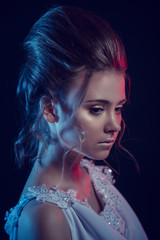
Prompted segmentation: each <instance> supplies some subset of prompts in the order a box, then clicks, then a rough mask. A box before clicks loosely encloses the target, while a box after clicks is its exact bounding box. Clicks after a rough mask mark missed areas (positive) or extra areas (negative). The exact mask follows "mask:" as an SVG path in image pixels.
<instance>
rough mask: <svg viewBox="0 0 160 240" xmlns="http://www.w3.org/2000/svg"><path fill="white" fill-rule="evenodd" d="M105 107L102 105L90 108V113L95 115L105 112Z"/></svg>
mask: <svg viewBox="0 0 160 240" xmlns="http://www.w3.org/2000/svg"><path fill="white" fill-rule="evenodd" d="M103 110H104V109H103V108H100V107H92V108H90V113H91V114H93V115H99V114H100V113H101V112H103Z"/></svg>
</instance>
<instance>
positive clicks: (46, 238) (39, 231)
mask: <svg viewBox="0 0 160 240" xmlns="http://www.w3.org/2000/svg"><path fill="white" fill-rule="evenodd" d="M28 239H32V240H35V239H36V240H37V239H38V240H71V234H70V229H69V225H68V223H67V220H66V218H65V215H64V213H63V211H62V210H61V209H60V208H59V207H58V206H56V205H54V204H50V203H47V202H45V203H38V202H37V201H36V200H33V201H31V202H30V203H29V204H28V205H27V206H25V208H24V209H23V211H22V214H21V216H20V218H19V222H18V240H28Z"/></svg>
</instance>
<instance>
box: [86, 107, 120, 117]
mask: <svg viewBox="0 0 160 240" xmlns="http://www.w3.org/2000/svg"><path fill="white" fill-rule="evenodd" d="M122 109H123V105H122V106H119V107H116V108H115V113H116V114H120V113H121V112H122ZM89 111H90V113H91V114H93V115H99V114H101V113H102V112H103V111H104V108H101V107H92V108H90V110H89Z"/></svg>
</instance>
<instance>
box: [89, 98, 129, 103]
mask: <svg viewBox="0 0 160 240" xmlns="http://www.w3.org/2000/svg"><path fill="white" fill-rule="evenodd" d="M126 101H127V99H126V98H124V99H122V100H120V101H119V102H118V104H125V102H126ZM92 102H99V103H105V104H110V103H111V102H110V101H108V100H104V99H94V100H87V101H85V102H84V104H86V103H92Z"/></svg>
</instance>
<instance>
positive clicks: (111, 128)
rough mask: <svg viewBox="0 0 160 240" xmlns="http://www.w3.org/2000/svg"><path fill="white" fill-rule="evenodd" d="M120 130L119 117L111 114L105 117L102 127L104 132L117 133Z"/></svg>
mask: <svg viewBox="0 0 160 240" xmlns="http://www.w3.org/2000/svg"><path fill="white" fill-rule="evenodd" d="M120 130H121V117H120V116H117V115H116V114H115V113H112V114H110V115H108V116H106V122H105V126H104V131H105V132H119V131H120Z"/></svg>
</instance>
